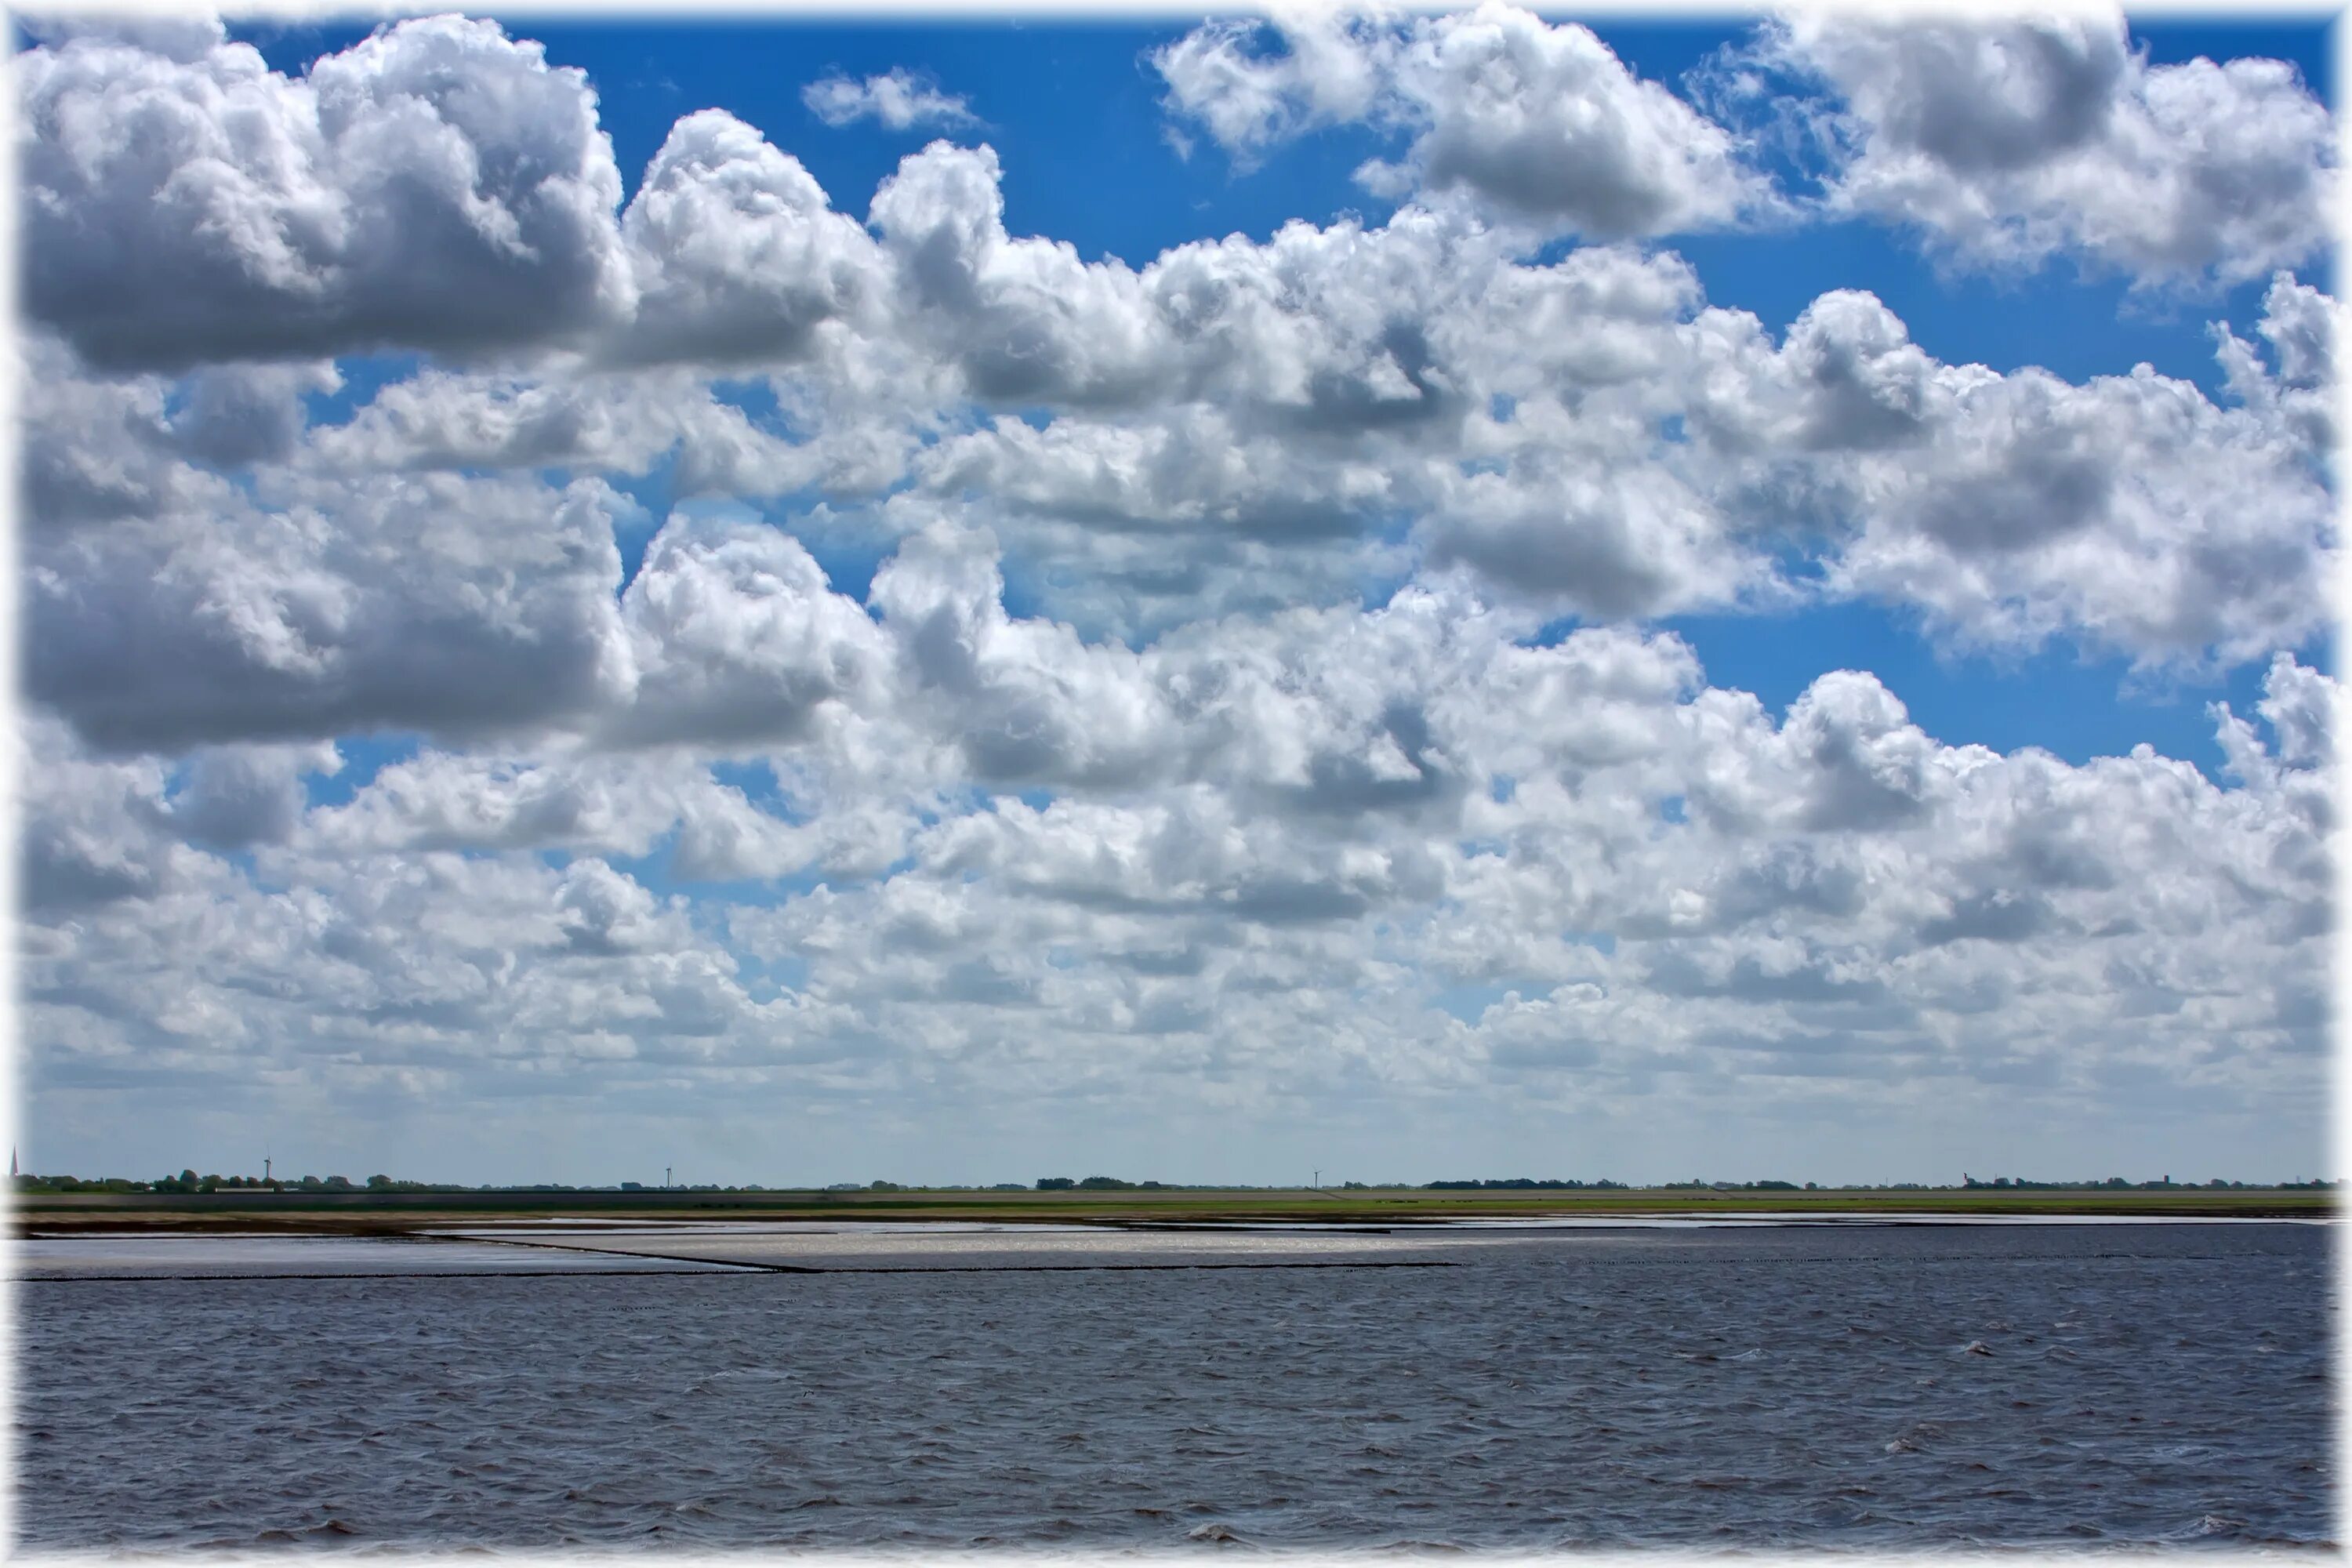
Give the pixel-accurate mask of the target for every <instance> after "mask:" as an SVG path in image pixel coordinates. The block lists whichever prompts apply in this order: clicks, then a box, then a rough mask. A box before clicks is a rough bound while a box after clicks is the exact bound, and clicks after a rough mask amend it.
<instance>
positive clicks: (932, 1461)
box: [16, 1226, 2336, 1552]
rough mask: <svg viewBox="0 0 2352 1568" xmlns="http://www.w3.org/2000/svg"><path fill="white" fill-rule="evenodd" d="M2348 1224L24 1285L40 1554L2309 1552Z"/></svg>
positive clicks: (1754, 1233)
mask: <svg viewBox="0 0 2352 1568" xmlns="http://www.w3.org/2000/svg"><path fill="white" fill-rule="evenodd" d="M2331 1248H2332V1232H2331V1231H2330V1230H2329V1229H2328V1228H2326V1227H2319V1226H2116V1227H2107V1228H2091V1227H2071V1226H2070V1227H2053V1228H2026V1227H2018V1228H1977V1227H1932V1228H1930V1227H1920V1228H1909V1227H1883V1228H1882V1227H1872V1228H1864V1229H1838V1230H1829V1229H1822V1228H1813V1227H1801V1228H1784V1229H1780V1228H1775V1229H1751V1230H1734V1231H1724V1230H1704V1231H1682V1232H1664V1231H1653V1232H1632V1233H1621V1232H1587V1233H1580V1234H1571V1235H1552V1236H1541V1237H1495V1236H1491V1235H1490V1236H1486V1237H1480V1238H1479V1239H1478V1244H1477V1245H1475V1246H1465V1247H1454V1248H1453V1249H1451V1250H1446V1249H1442V1248H1441V1249H1436V1250H1426V1251H1423V1252H1419V1253H1414V1254H1412V1256H1415V1257H1425V1258H1442V1259H1444V1260H1447V1261H1449V1262H1450V1263H1451V1264H1452V1265H1453V1266H1451V1267H1444V1268H1331V1267H1325V1268H1263V1269H1257V1268H1253V1269H1239V1268H1223V1269H1199V1268H1186V1269H1164V1270H1162V1269H1145V1270H1133V1271H1125V1272H1082V1273H1067V1272H1063V1273H1056V1272H1035V1271H1009V1270H998V1271H987V1270H983V1271H977V1272H962V1273H953V1272H947V1273H835V1274H822V1273H820V1274H793V1273H743V1272H723V1273H708V1274H681V1275H664V1276H657V1277H646V1276H638V1277H632V1276H630V1275H627V1274H623V1273H614V1272H609V1271H608V1272H604V1273H583V1274H580V1275H576V1276H559V1277H546V1276H538V1277H523V1278H497V1277H474V1278H462V1277H457V1278H452V1277H433V1278H425V1277H414V1276H412V1277H396V1276H386V1277H379V1278H346V1279H334V1278H326V1279H234V1278H223V1279H202V1280H185V1279H180V1280H137V1279H65V1280H42V1281H32V1282H26V1283H22V1284H19V1285H18V1286H17V1287H16V1306H17V1325H18V1344H17V1355H18V1358H19V1359H18V1363H17V1365H18V1390H19V1400H20V1404H19V1410H18V1415H17V1441H18V1450H17V1453H18V1465H17V1477H18V1480H19V1485H18V1488H17V1492H16V1497H17V1529H18V1532H19V1539H18V1542H17V1545H18V1546H19V1547H20V1548H21V1549H30V1550H36V1551H41V1550H53V1549H58V1548H82V1547H114V1548H183V1547H189V1546H217V1547H225V1548H238V1549H249V1548H253V1547H256V1546H259V1545H267V1544H269V1543H274V1542H296V1543H299V1544H302V1545H327V1546H336V1547H346V1548H348V1547H363V1546H369V1545H399V1546H411V1547H436V1548H445V1549H446V1548H450V1547H456V1546H460V1545H488V1546H493V1547H503V1548H517V1549H542V1550H543V1549H549V1548H555V1547H560V1546H563V1545H572V1544H591V1545H605V1546H656V1545H658V1546H670V1547H677V1548H682V1549H703V1550H709V1549H715V1548H731V1547H747V1546H782V1545H796V1546H817V1547H824V1546H834V1547H861V1548H877V1547H894V1546H897V1547H911V1548H918V1549H929V1550H932V1551H937V1550H940V1549H945V1548H964V1547H990V1546H1012V1547H1021V1548H1027V1549H1037V1548H1061V1549H1069V1550H1092V1549H1105V1550H1126V1549H1144V1550H1151V1549H1159V1548H1183V1549H1189V1550H1200V1549H1202V1548H1204V1547H1208V1546H1213V1545H1217V1544H1221V1543H1227V1542H1238V1543H1244V1544H1249V1543H1255V1544H1262V1545H1268V1546H1298V1545H1309V1546H1314V1547H1317V1548H1319V1549H1324V1550H1333V1549H1352V1548H1357V1547H1367V1548H1370V1547H1395V1546H1412V1545H1424V1546H1435V1545H1454V1546H1463V1547H1472V1548H1504V1549H1510V1550H1514V1551H1533V1552H1542V1551H1553V1550H1559V1549H1563V1548H1575V1547H1626V1546H1671V1547H1677V1548H1684V1549H1689V1548H1712V1547H1724V1546H1754V1547H1763V1548H1769V1549H1788V1548H1805V1547H1837V1548H1846V1549H1856V1550H1865V1551H1885V1550H1889V1549H1903V1548H1914V1547H1949V1546H1965V1545H1971V1544H1982V1545H1992V1544H2001V1545H2023V1546H2036V1547H2048V1546H2052V1545H2061V1546H2083V1547H2092V1548H2096V1547H2102V1546H2110V1547H2111V1546H2118V1545H2193V1546H2221V1547H2231V1548H2241V1549H2242V1548H2245V1547H2248V1546H2251V1545H2254V1544H2256V1543H2264V1542H2270V1543H2316V1542H2327V1541H2331V1540H2332V1539H2333V1538H2334V1537H2335V1535H2336V1525H2335V1521H2334V1519H2333V1513H2334V1509H2335V1504H2336V1489H2335V1480H2334V1473H2335V1467H2334V1457H2333V1451H2332V1441H2331V1433H2332V1415H2331V1407H2332V1395H2333V1388H2332V1382H2331V1376H2332V1374H2331V1371H2330V1366H2329V1362H2328V1355H2329V1351H2330V1345H2331V1333H2332V1324H2331V1313H2332V1305H2331V1301H2330V1295H2329V1273H2330V1261H2331V1260H2330V1253H2331Z"/></svg>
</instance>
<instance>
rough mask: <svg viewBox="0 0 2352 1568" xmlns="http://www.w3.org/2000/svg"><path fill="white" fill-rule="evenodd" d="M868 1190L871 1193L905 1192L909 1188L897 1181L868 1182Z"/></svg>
mask: <svg viewBox="0 0 2352 1568" xmlns="http://www.w3.org/2000/svg"><path fill="white" fill-rule="evenodd" d="M906 1190H907V1189H906V1188H904V1187H902V1186H900V1185H899V1184H898V1183H896V1182H868V1183H866V1191H867V1192H869V1193H903V1192H905V1191H906Z"/></svg>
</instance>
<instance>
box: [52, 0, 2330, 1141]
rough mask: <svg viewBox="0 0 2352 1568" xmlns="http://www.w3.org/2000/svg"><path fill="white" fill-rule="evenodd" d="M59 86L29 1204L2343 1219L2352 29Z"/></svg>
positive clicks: (1421, 36) (1061, 44) (66, 82)
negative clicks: (2346, 289) (2340, 1079)
mask: <svg viewBox="0 0 2352 1568" xmlns="http://www.w3.org/2000/svg"><path fill="white" fill-rule="evenodd" d="M23 25H24V27H25V29H26V34H27V36H26V37H24V38H22V39H21V40H20V52H19V54H18V57H17V59H16V69H17V86H18V99H19V105H18V114H19V117H20V118H19V132H18V152H17V177H18V180H19V184H20V190H19V195H18V219H17V225H18V236H19V241H20V243H21V245H22V247H23V252H22V259H21V263H20V285H19V300H20V309H21V316H20V322H19V331H18V337H17V351H18V354H19V359H20V364H21V365H22V367H23V369H22V376H21V379H20V389H21V403H20V410H21V423H20V429H19V437H20V442H21V468H22V476H23V486H22V498H23V499H22V503H21V507H20V511H19V527H18V532H17V542H18V572H19V580H18V581H19V599H20V610H19V627H20V635H21V637H22V639H23V640H22V643H21V652H20V655H19V665H20V676H21V689H22V694H23V696H22V705H21V710H20V715H19V724H18V731H19V735H20V745H21V748H22V762H21V778H20V784H19V790H20V795H19V800H20V813H21V818H20V820H21V833H22V837H21V838H20V841H19V849H18V873H19V884H20V894H19V905H20V919H19V932H18V957H17V960H16V975H17V988H18V1002H17V1008H16V1025H17V1035H18V1038H19V1041H20V1048H19V1051H18V1053H17V1061H18V1068H19V1072H18V1105H19V1125H18V1131H17V1140H18V1143H19V1146H20V1149H21V1153H22V1161H23V1163H24V1165H25V1167H26V1169H28V1170H37V1171H43V1172H68V1171H69V1172H72V1173H76V1174H79V1175H85V1176H97V1175H124V1176H131V1177H135V1178H152V1177H153V1176H156V1175H159V1174H163V1173H167V1172H176V1171H178V1170H180V1169H181V1168H182V1167H184V1166H192V1167H194V1168H195V1169H196V1170H198V1171H199V1172H205V1171H218V1172H221V1173H258V1172H259V1170H260V1168H261V1163H262V1158H263V1155H264V1153H265V1152H267V1153H268V1155H269V1156H270V1157H271V1158H272V1159H273V1161H274V1162H275V1165H276V1169H277V1170H278V1173H281V1174H285V1173H292V1174H294V1175H298V1176H299V1175H300V1174H301V1173H306V1172H308V1173H316V1174H319V1175H321V1176H323V1175H326V1174H329V1173H341V1174H343V1175H346V1176H349V1177H351V1178H352V1179H353V1180H355V1181H356V1180H362V1179H364V1177H365V1176H367V1175H369V1174H371V1173H378V1172H383V1173H390V1174H392V1175H394V1176H398V1177H404V1178H415V1179H422V1180H449V1181H462V1182H467V1183H518V1182H529V1181H557V1182H565V1183H572V1184H611V1183H617V1182H620V1181H624V1180H627V1181H639V1182H647V1183H653V1182H658V1181H659V1180H660V1179H661V1173H662V1170H663V1168H664V1167H665V1166H670V1167H674V1168H675V1169H676V1172H677V1179H678V1180H679V1181H681V1182H709V1183H719V1184H741V1183H753V1182H756V1183H761V1184H770V1185H782V1184H814V1185H822V1184H827V1183H832V1182H837V1181H847V1180H856V1181H861V1182H863V1181H868V1180H873V1179H877V1178H880V1179H887V1180H892V1181H897V1182H901V1183H908V1184H924V1183H929V1184H950V1183H953V1184H990V1183H995V1182H1006V1181H1020V1182H1029V1181H1034V1180H1035V1179H1036V1178H1038V1177H1040V1176H1045V1175H1056V1174H1062V1175H1070V1176H1085V1175H1088V1174H1096V1173H1103V1174H1111V1175H1117V1176H1120V1177H1124V1178H1127V1179H1129V1180H1144V1179H1156V1180H1160V1181H1163V1182H1168V1183H1171V1184H1174V1183H1184V1184H1200V1183H1213V1182H1220V1181H1227V1182H1236V1183H1250V1184H1297V1183H1303V1182H1305V1181H1306V1180H1307V1178H1308V1176H1309V1173H1311V1172H1312V1171H1314V1170H1317V1169H1319V1170H1320V1171H1321V1173H1322V1176H1323V1180H1324V1181H1325V1182H1326V1184H1334V1185H1336V1184H1339V1183H1341V1182H1345V1181H1349V1180H1362V1181H1376V1180H1385V1179H1406V1180H1412V1181H1416V1182H1419V1181H1427V1180H1431V1179H1436V1178H1463V1177H1507V1176H1521V1175H1525V1176H1535V1177H1577V1178H1581V1179H1584V1180H1587V1181H1590V1180H1593V1179H1596V1178H1599V1177H1603V1176H1606V1177H1610V1178H1612V1179H1615V1180H1619V1181H1627V1182H1636V1183H1646V1182H1660V1181H1668V1180H1687V1179H1690V1178H1693V1177H1698V1178H1703V1179H1708V1180H1718V1179H1719V1180H1732V1181H1739V1180H1750V1179H1784V1180H1793V1181H1797V1182H1804V1181H1808V1180H1811V1181H1819V1182H1822V1183H1825V1184H1826V1183H1847V1182H1854V1183H1881V1182H1901V1181H1920V1182H1957V1181H1958V1180H1959V1178H1960V1175H1961V1173H1963V1171H1966V1172H1970V1173H1975V1174H1977V1175H1979V1176H1990V1175H1993V1174H2004V1175H2021V1176H2028V1177H2032V1178H2035V1179H2042V1180H2053V1179H2071V1178H2081V1177H2091V1178H2103V1177H2105V1176H2109V1175H2122V1176H2125V1177H2126V1178H2128V1179H2130V1180H2133V1181H2139V1180H2145V1179H2154V1178H2156V1177H2158V1176H2160V1175H2164V1174H2167V1173H2169V1174H2170V1175H2172V1176H2173V1177H2175V1178H2176V1179H2179V1180H2194V1181H2200V1182H2201V1181H2204V1180H2207V1179H2209V1178H2210V1177H2213V1176H2221V1177H2225V1178H2239V1179H2245V1180H2281V1179H2288V1178H2295V1177H2311V1176H2316V1175H2333V1174H2335V1173H2336V1172H2335V1171H2334V1170H2332V1169H2330V1168H2328V1166H2327V1162H2328V1161H2329V1159H2330V1158H2331V1151H2330V1145H2329V1131H2330V1127H2329V1106H2330V1089H2331V1058H2330V1046H2331V1026H2332V1023H2333V1014H2334V1008H2333V995H2332V993H2333V985H2332V973H2331V963H2330V959H2331V952H2332V950H2333V948H2334V944H2335V942H2336V937H2335V935H2334V917H2335V900H2334V891H2333V885H2332V879H2331V877H2332V873H2331V860H2330V835H2331V833H2332V831H2333V826H2332V825H2333V822H2334V816H2333V812H2334V795H2335V790H2336V784H2337V778H2336V763H2335V752H2334V747H2333V740H2332V734H2333V729H2334V723H2335V718H2334V715H2335V710H2336V702H2337V701H2338V700H2339V691H2338V685H2337V675H2338V670H2337V666H2336V655H2335V651H2334V647H2333V641H2332V629H2333V627H2332V621H2331V619H2330V616H2331V601H2330V598H2329V585H2330V583H2331V581H2332V580H2333V575H2334V574H2335V573H2336V570H2337V552H2338V542H2337V534H2336V497H2335V494H2334V491H2333V488H2332V487H2333V480H2332V478H2331V475H2330V468H2329V465H2330V464H2331V463H2332V461H2333V452H2334V443H2335V434H2334V428H2335V427H2334V420H2335V414H2336V407H2335V401H2334V399H2335V387H2334V361H2333V353H2334V347H2335V343H2336V331H2337V323H2338V321H2339V316H2338V307H2337V305H2336V301H2335V300H2333V299H2332V298H2330V297H2329V296H2328V295H2327V294H2326V292H2324V290H2325V289H2326V288H2327V287H2328V279H2329V277H2330V268H2331V266H2332V262H2333V253H2332V251H2331V249H2330V248H2329V244H2330V234H2331V231H2330V227H2329V218H2330V216H2331V214H2332V212H2333V209H2334V203H2335V201H2336V178H2337V175H2336V153H2335V147H2336V125H2335V122H2334V120H2333V117H2332V113H2331V110H2330V109H2329V108H2328V102H2329V100H2330V95H2331V94H2332V90H2333V83H2332V81H2331V80H2330V79H2329V76H2328V71H2329V62H2328V48H2329V44H2328V35H2327V30H2326V22H2325V19H2323V18H2317V17H2315V18H2312V19H2309V20H2307V21H2296V20H2280V19H2277V18H2271V19H2266V20H2264V21H2263V22H2260V23H2257V24H2251V25H2243V26H2240V25H2235V24H2231V23H2229V22H2226V21H2220V20H2197V19H2188V18H2180V17H2172V16H2167V17H2160V18H2149V19H2145V20H2142V19H2135V20H2133V21H2132V22H2131V23H2130V24H2129V25H2126V22H2125V21H2124V20H2123V19H2122V18H2121V17H2120V16H2098V15H2095V14H2090V13H2081V12H2072V13H2069V14H2068V15H2067V16H2065V17H2063V18H2052V17H2041V18H2036V17H2032V16H2026V15H2024V14H2022V13H2020V14H2016V15H2011V16H1993V15H1985V16H1978V17H1974V18H1971V19H1969V20H1966V21H1960V20H1951V19H1945V20H1921V19H1912V20H1904V19H1900V18H1897V17H1895V16H1893V15H1892V14H1890V15H1888V16H1863V15H1847V16H1843V17H1834V18H1833V17H1827V16H1810V17H1807V16H1783V17H1772V18H1759V19H1757V20H1753V21H1736V20H1716V19H1710V20H1706V21H1675V20H1668V19H1663V18H1661V19H1640V18H1627V17H1622V16H1620V17H1613V18H1610V19H1607V20H1601V21H1595V22H1593V23H1591V26H1589V27H1588V26H1585V25H1583V24H1580V23H1578V22H1575V21H1573V20H1571V19H1570V16H1568V15H1567V14H1552V13H1546V14H1544V15H1543V16H1537V15H1534V14H1531V13H1528V12H1526V11H1522V10H1518V9H1516V8H1512V7H1509V6H1505V5H1487V6H1486V7H1484V8H1481V9H1477V10H1475V11H1474V10H1465V11H1458V12H1448V13H1428V14H1408V13H1399V14H1396V15H1392V16H1384V17H1373V16H1360V15H1355V14H1334V15H1332V16H1323V17H1320V18H1313V17H1308V18H1304V19H1302V18H1296V17H1294V18H1291V19H1290V20H1288V21H1286V22H1285V23H1282V24H1280V25H1276V24H1275V23H1269V22H1260V21H1253V20H1250V19H1248V18H1242V17H1225V18H1219V17H1215V16H1207V15H1206V14H1204V15H1203V16H1202V17H1201V18H1193V19H1184V18H1176V17H1170V18H1167V19H1164V20H1163V19H1160V18H1156V17H1148V16H1104V17H1100V18H1097V19H1090V20H1087V19H1079V20H1068V21H1054V20H1045V19H1038V18H1032V19H1028V20H1023V21H1013V20H1005V19H991V18H987V17H973V18H971V19H968V20H960V21H952V22H950V21H941V20H930V21H921V22H895V23H887V24H877V25H873V26H858V25H853V24H850V23H846V22H844V21H841V20H839V19H837V18H835V19H824V20H815V19H809V20H793V19H791V18H786V17H778V18H752V19H730V20H725V21H705V22H697V23H690V24H682V25H679V24H661V23H657V22H654V21H648V20H631V19H599V18H595V17H592V16H576V17H566V16H514V17H510V18H508V19H506V20H504V21H501V20H499V19H496V14H494V13H493V14H480V15H474V16H455V15H448V16H419V17H415V18H412V19H406V20H401V21H396V22H390V23H383V24H382V25H378V24H375V23H373V22H370V23H358V24H351V25H345V24H341V23H332V22H316V23H310V24H299V25H298V24H291V23H287V22H283V21H272V22H252V23H248V22H245V21H239V20H236V19H235V18H234V17H232V18H231V19H230V20H229V21H228V22H226V23H223V22H221V21H219V20H216V19H213V18H206V17H199V16H197V15H196V14H194V13H188V14H186V15H185V16H179V17H165V16H155V17H150V18H146V19H143V20H138V21H116V22H100V21H97V20H93V19H90V18H88V17H74V18H71V19H63V18H54V17H53V18H50V19H47V20H44V19H41V18H37V17H36V18H30V19H24V22H23Z"/></svg>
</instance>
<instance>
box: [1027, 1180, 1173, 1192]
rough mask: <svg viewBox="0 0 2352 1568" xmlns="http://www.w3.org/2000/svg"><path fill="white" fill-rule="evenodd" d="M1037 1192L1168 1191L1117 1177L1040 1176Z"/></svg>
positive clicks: (1149, 1183)
mask: <svg viewBox="0 0 2352 1568" xmlns="http://www.w3.org/2000/svg"><path fill="white" fill-rule="evenodd" d="M998 1190H1000V1191H1001V1190H1002V1189H998ZM1037 1190H1038V1191H1039V1192H1041V1193H1066V1192H1072V1191H1076V1192H1081V1193H1160V1192H1166V1191H1167V1190H1168V1189H1167V1188H1166V1187H1164V1186H1162V1185H1161V1184H1160V1183H1158V1182H1122V1181H1120V1180H1119V1179H1118V1177H1117V1176H1088V1177H1087V1178H1086V1179H1085V1180H1083V1181H1076V1182H1074V1181H1072V1180H1070V1178H1069V1177H1067V1176H1040V1177H1038V1178H1037Z"/></svg>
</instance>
